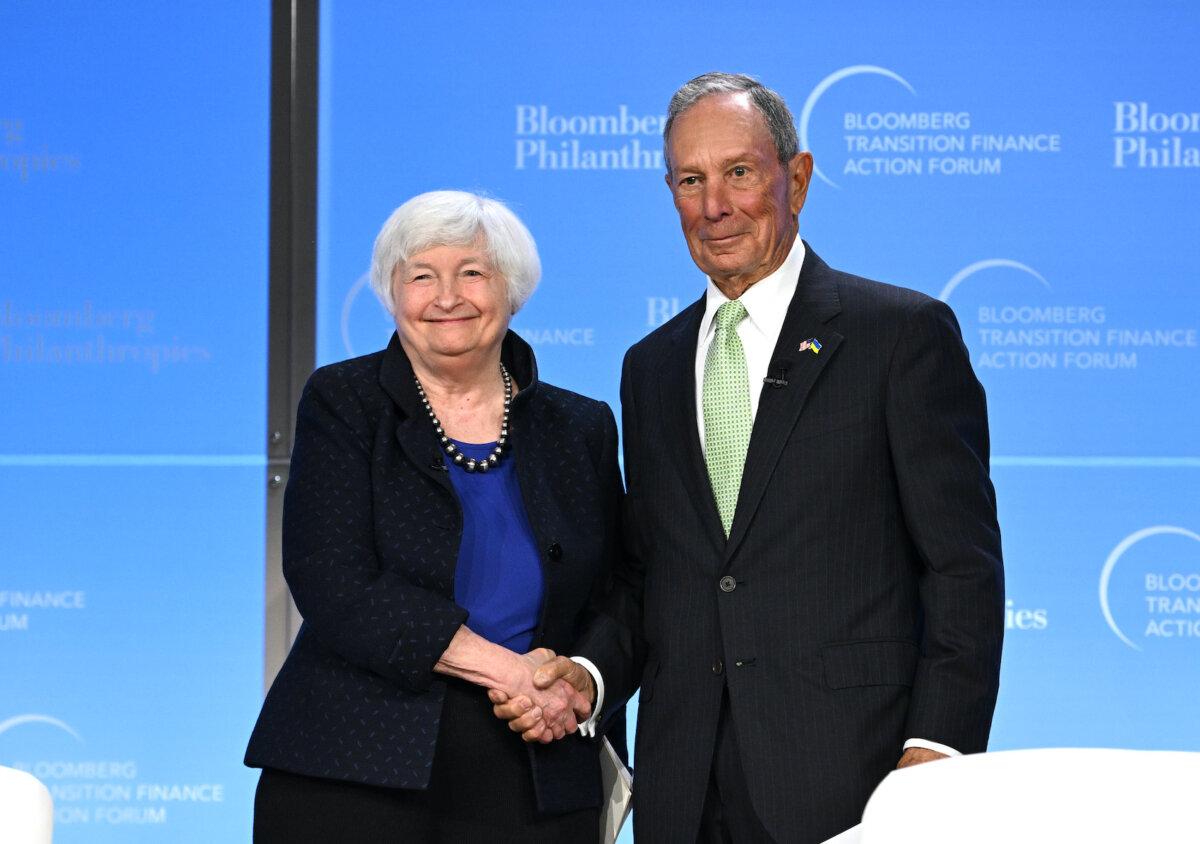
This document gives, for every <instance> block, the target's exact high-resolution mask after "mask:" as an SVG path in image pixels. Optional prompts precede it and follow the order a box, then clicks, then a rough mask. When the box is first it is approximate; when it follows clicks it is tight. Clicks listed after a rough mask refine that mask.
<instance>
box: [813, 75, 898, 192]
mask: <svg viewBox="0 0 1200 844" xmlns="http://www.w3.org/2000/svg"><path fill="white" fill-rule="evenodd" d="M863 74H874V75H876V76H886V77H887V78H888V79H891V80H893V81H895V82H899V83H900V84H901V85H903V86H904V87H905V88H907V89H908V92H909V93H910V94H912V95H913V96H914V97H915V96H916V95H917V92H916V91H915V90H913V86H912V85H909V84H908V80H907V79H905V78H904V77H903V76H901V75H900V74H898V73H896V72H895V71H891V70H888V69H887V68H886V67H879V66H877V65H873V64H856V65H852V66H850V67H843V68H842V69H841V70H835V71H834V72H833V73H831V74H829V75H828V76H826V77H825V78H824V79H822V80H821V81H820V82H818V83H817V87H815V88H813V89H812V93H811V94H809V95H808V99H807V100H805V101H804V108H802V109H800V126H799V129H800V149H802V150H807V149H809V146H808V121H809V119H810V118H811V117H812V110H813V107H814V106H816V104H817V100H819V99H821V96H822V95H823V94H824V93H825V92H826V91H828V90H829V89H830V88H832V87H833V86H834V85H836V84H837V83H838V82H841V81H842V80H843V79H848V78H849V77H851V76H861V75H863ZM813 172H814V173H815V174H816V175H817V178H818V179H820V180H821V181H822V182H824V183H825V184H827V185H829V186H830V187H833V188H836V187H837V184H836V183H835V182H833V181H831V180H830V179H829V177H828V176H826V175H825V174H824V173H822V172H821V167H820V165H818V164H816V163H815V162H814V163H813Z"/></svg>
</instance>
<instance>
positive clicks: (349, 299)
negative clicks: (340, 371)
mask: <svg viewBox="0 0 1200 844" xmlns="http://www.w3.org/2000/svg"><path fill="white" fill-rule="evenodd" d="M370 282H371V274H370V273H369V272H367V273H363V274H362V275H360V276H359V277H358V280H357V281H355V282H354V284H352V285H350V290H349V291H347V292H346V298H345V299H343V300H342V345H343V346H345V347H346V354H348V355H350V357H354V344H353V343H351V342H350V309H351V308H353V307H354V300H355V299H357V298H358V294H359V293H362V289H363V288H364V287H366V286H367V285H368V284H369V283H370Z"/></svg>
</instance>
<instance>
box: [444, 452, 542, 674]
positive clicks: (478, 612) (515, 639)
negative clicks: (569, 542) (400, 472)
mask: <svg viewBox="0 0 1200 844" xmlns="http://www.w3.org/2000/svg"><path fill="white" fill-rule="evenodd" d="M452 442H453V443H454V444H455V445H456V446H458V448H459V449H460V450H461V451H462V452H463V454H465V455H466V456H467V457H474V458H475V459H476V460H479V459H481V458H485V457H487V456H488V455H489V454H491V452H492V449H494V448H495V447H496V444H495V443H494V442H493V443H483V444H476V443H464V442H459V441H458V440H452ZM445 460H446V463H447V466H446V468H447V469H449V471H450V482H451V483H452V484H453V485H454V491H455V492H457V493H458V500H459V502H460V503H461V504H462V509H463V533H462V545H461V546H459V549H458V567H457V568H456V569H455V572H454V600H455V602H456V603H457V604H458V605H459V606H461V607H462V608H463V609H465V610H466V611H467V612H469V613H470V618H468V619H467V627H469V628H471V630H472V631H473V632H475V633H478V634H479V635H480V636H483V637H484V638H485V639H487V640H489V641H491V642H495V643H496V644H497V645H503V646H504V647H506V648H509V649H510V650H513V651H516V652H517V653H525V652H526V651H528V650H529V649H530V646H531V645H532V643H533V635H534V633H535V632H536V630H537V626H538V619H539V617H540V615H541V611H542V597H543V594H544V592H545V583H544V582H543V580H542V564H541V557H540V555H539V554H538V548H537V540H536V539H534V536H533V529H532V528H531V527H530V525H529V517H528V516H527V515H526V513H525V502H524V501H522V500H521V488H520V486H519V484H518V482H517V470H516V466H515V464H514V462H513V459H512V455H511V454H506V455H505V456H504V459H502V460H501V461H500V463H499V464H497V466H496V467H495V468H494V469H490V470H488V471H487V472H475V473H473V474H472V473H468V472H465V471H463V469H461V468H460V467H458V466H453V465H450V457H449V456H448V455H445Z"/></svg>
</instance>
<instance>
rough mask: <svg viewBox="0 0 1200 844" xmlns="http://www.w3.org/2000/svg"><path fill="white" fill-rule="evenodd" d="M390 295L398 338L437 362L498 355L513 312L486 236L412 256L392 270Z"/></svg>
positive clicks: (424, 357) (430, 360)
mask: <svg viewBox="0 0 1200 844" xmlns="http://www.w3.org/2000/svg"><path fill="white" fill-rule="evenodd" d="M392 299H393V301H394V302H395V303H396V313H395V317H396V330H397V331H398V332H399V334H400V339H401V340H402V341H404V344H405V346H406V347H408V348H409V349H410V350H411V351H413V352H415V353H416V354H417V355H418V356H420V357H421V359H422V360H423V361H424V362H426V363H427V364H433V365H436V364H437V363H438V362H439V359H445V358H455V357H460V356H462V355H471V354H481V353H482V354H488V353H494V354H495V355H496V356H497V357H498V356H499V350H500V343H501V341H502V340H503V339H504V333H505V331H507V330H508V323H509V320H510V319H511V317H512V314H511V313H510V308H509V305H508V284H507V282H506V281H505V279H504V276H502V275H501V274H500V272H499V270H497V269H496V267H495V265H493V264H492V261H491V259H490V258H489V257H488V254H487V251H486V250H485V249H484V246H483V240H482V238H481V239H478V240H476V241H475V243H473V244H471V245H469V246H433V247H431V248H429V249H426V250H425V251H423V252H418V253H417V254H415V255H413V256H411V257H410V258H409V259H408V261H407V262H406V263H404V264H401V265H399V266H397V267H396V269H395V271H393V273H392ZM442 362H445V361H444V360H442Z"/></svg>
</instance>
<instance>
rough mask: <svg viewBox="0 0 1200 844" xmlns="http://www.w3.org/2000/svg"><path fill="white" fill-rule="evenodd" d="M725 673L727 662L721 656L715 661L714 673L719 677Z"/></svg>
mask: <svg viewBox="0 0 1200 844" xmlns="http://www.w3.org/2000/svg"><path fill="white" fill-rule="evenodd" d="M724 673H725V663H724V662H723V661H722V660H721V658H720V657H717V658H716V660H715V661H714V662H713V674H716V675H717V676H718V677H719V676H720V675H722V674H724Z"/></svg>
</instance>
